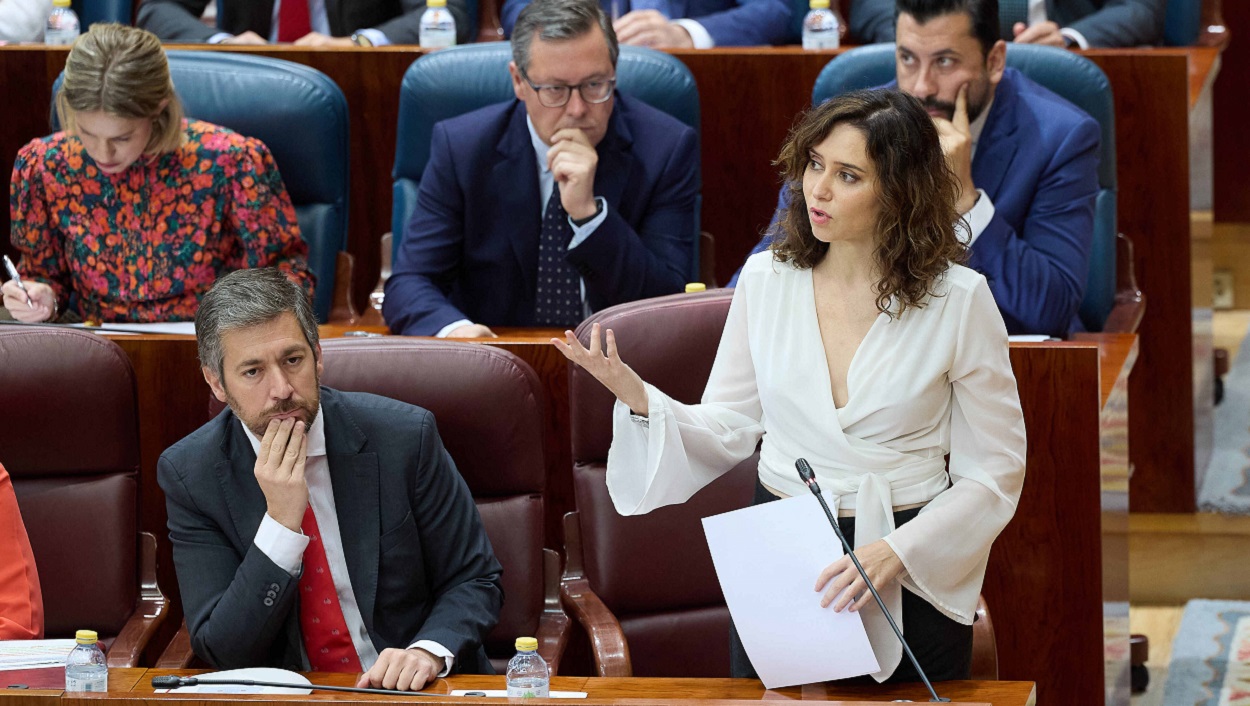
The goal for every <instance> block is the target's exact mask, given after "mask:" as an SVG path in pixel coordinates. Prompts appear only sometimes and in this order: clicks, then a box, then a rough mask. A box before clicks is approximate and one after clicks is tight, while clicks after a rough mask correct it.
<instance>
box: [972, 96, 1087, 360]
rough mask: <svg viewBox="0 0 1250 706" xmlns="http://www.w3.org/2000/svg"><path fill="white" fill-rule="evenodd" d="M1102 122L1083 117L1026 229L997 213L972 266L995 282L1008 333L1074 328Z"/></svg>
mask: <svg viewBox="0 0 1250 706" xmlns="http://www.w3.org/2000/svg"><path fill="white" fill-rule="evenodd" d="M1098 145H1099V132H1098V124H1097V123H1096V122H1094V120H1092V119H1089V118H1087V119H1085V120H1083V121H1081V123H1080V124H1079V125H1078V126H1077V128H1076V129H1075V130H1073V131H1072V132H1071V133H1069V134H1068V135H1067V136H1066V137H1065V139H1064V141H1063V142H1062V143H1061V144H1060V145H1059V148H1058V149H1057V150H1055V153H1054V155H1053V157H1052V158H1051V161H1050V163H1049V164H1048V165H1047V168H1046V170H1045V173H1044V175H1043V177H1042V179H1041V180H1040V181H1039V182H1038V186H1037V192H1036V194H1035V195H1034V196H1033V200H1032V203H1031V204H1030V207H1029V211H1028V215H1027V216H1026V218H1025V221H1024V228H1023V230H1022V231H1021V232H1017V231H1016V230H1014V229H1013V228H1012V227H1011V225H1010V224H1009V223H1007V221H1006V220H1005V219H1004V218H1003V216H1002V214H1001V213H995V214H994V218H993V219H992V220H991V221H990V223H989V225H988V226H986V228H985V230H984V231H982V232H981V235H980V236H978V238H977V240H976V241H975V242H974V243H973V244H972V252H971V257H970V258H969V262H968V265H969V267H972V268H973V269H975V270H977V271H978V272H981V273H982V274H984V275H985V277H986V279H987V280H989V284H990V291H991V292H993V294H994V300H995V301H996V302H997V303H998V309H999V311H1000V312H1002V315H1003V320H1004V322H1005V323H1006V324H1007V331H1008V332H1009V333H1013V334H1019V333H1038V334H1050V335H1052V336H1063V335H1066V334H1067V333H1068V332H1069V328H1070V327H1071V323H1072V320H1073V318H1074V317H1075V316H1076V312H1077V309H1078V308H1079V307H1080V305H1081V298H1082V297H1083V296H1084V294H1085V280H1086V277H1087V275H1088V272H1089V252H1090V247H1091V243H1092V242H1093V230H1094V202H1095V199H1096V198H1097V195H1098Z"/></svg>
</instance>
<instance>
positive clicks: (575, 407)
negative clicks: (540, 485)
mask: <svg viewBox="0 0 1250 706" xmlns="http://www.w3.org/2000/svg"><path fill="white" fill-rule="evenodd" d="M732 297H733V290H731V289H718V290H712V291H709V292H703V293H699V294H677V295H673V296H668V297H658V298H655V299H648V300H643V301H637V302H632V303H628V304H622V305H620V306H615V307H611V308H609V309H605V310H603V311H601V312H598V313H597V314H595V315H594V316H592V317H590V318H589V319H587V320H586V321H585V322H583V323H582V325H581V326H579V327H578V328H577V336H578V338H579V339H580V340H581V341H582V343H583V345H586V344H588V343H589V341H590V328H591V326H592V325H593V324H595V323H598V324H600V326H602V327H603V328H605V329H606V328H611V329H613V331H614V332H615V334H616V341H617V349H618V352H619V353H620V355H621V358H622V359H623V360H624V361H625V362H626V363H628V364H629V365H630V366H631V367H633V368H634V370H636V371H637V372H638V374H639V375H641V376H642V378H643V379H644V380H646V381H647V382H649V383H651V384H653V385H655V386H656V387H658V388H659V389H661V390H663V391H664V392H665V393H667V394H668V395H670V396H672V397H673V398H675V399H677V400H679V401H681V402H685V403H696V402H698V401H699V399H700V398H701V397H702V395H703V388H704V386H705V385H706V384H707V378H708V375H709V374H710V373H711V370H712V363H713V361H714V359H715V357H716V349H717V347H718V345H719V344H720V337H721V332H722V331H723V329H724V326H725V318H726V316H727V315H728V313H729V304H730V300H731V299H732ZM613 401H614V398H613V396H612V394H611V393H609V392H608V391H607V389H606V388H604V387H603V386H602V385H601V384H599V382H598V381H596V380H595V379H594V378H593V377H591V376H590V374H588V373H587V372H586V371H585V370H583V369H581V368H579V367H577V366H573V365H570V374H569V405H570V411H569V416H570V419H571V432H572V442H573V482H574V489H575V492H576V497H577V508H578V510H577V512H571V513H568V514H567V515H565V518H564V531H565V553H566V556H567V564H566V569H565V574H564V581H563V594H564V598H565V603H566V605H567V606H569V609H570V610H571V612H572V613H573V614H574V616H575V617H576V618H577V620H578V622H579V623H580V624H581V626H582V627H583V629H585V630H586V632H587V634H588V636H589V637H590V642H591V648H592V651H593V652H594V660H595V670H596V673H597V674H598V675H599V676H646V677H727V676H729V675H730V672H729V609H728V608H726V606H725V600H724V596H723V595H722V593H721V590H720V583H719V582H718V581H717V579H716V572H715V569H714V568H713V566H712V559H711V555H710V554H709V553H708V549H707V541H706V539H705V538H704V535H703V525H702V522H701V520H702V518H704V517H707V516H709V515H714V514H719V513H722V512H728V511H730V510H737V509H739V508H742V507H746V506H747V505H749V504H750V503H751V500H752V496H753V494H754V487H755V477H756V466H757V464H758V456H753V457H752V458H749V459H747V460H746V461H744V462H743V463H741V464H739V465H738V466H737V467H735V468H734V469H733V470H731V471H730V472H729V473H727V474H725V475H724V476H722V477H721V478H719V479H717V480H716V481H715V482H713V483H712V484H711V485H709V486H708V487H706V488H704V489H703V490H701V491H699V492H698V493H697V494H695V496H694V497H693V498H691V499H690V500H689V501H687V502H685V503H683V504H681V505H675V506H669V507H665V508H660V509H658V510H655V511H653V512H650V513H648V514H646V515H639V516H635V517H622V516H621V515H618V514H617V512H616V510H615V508H614V507H613V505H612V500H611V498H610V497H609V496H608V489H607V484H606V481H605V472H606V468H607V456H608V447H609V445H610V444H611V441H612V418H611V415H612V405H613ZM978 616H979V617H978V620H977V621H976V623H975V624H974V638H973V639H974V644H973V678H974V679H997V678H998V665H997V652H996V650H995V647H994V633H993V627H992V624H991V622H990V620H989V613H988V609H987V608H986V607H985V602H984V600H982V601H981V604H980V606H979V609H978Z"/></svg>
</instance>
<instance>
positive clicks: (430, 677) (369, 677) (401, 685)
mask: <svg viewBox="0 0 1250 706" xmlns="http://www.w3.org/2000/svg"><path fill="white" fill-rule="evenodd" d="M444 666H446V662H444V661H443V659H442V658H441V657H437V656H435V655H434V654H433V653H431V652H427V651H425V650H423V649H421V648H419V647H414V648H412V649H409V650H398V649H395V648H393V647H390V648H387V649H385V650H382V654H380V655H378V661H377V662H374V663H373V667H371V668H370V669H369V671H367V672H365V673H364V674H362V675H360V679H358V680H357V681H356V687H357V688H368V689H394V690H396V691H419V690H421V689H424V688H425V685H426V684H429V683H430V682H432V681H434V679H435V678H437V677H438V673H439V672H441V671H443V667H444Z"/></svg>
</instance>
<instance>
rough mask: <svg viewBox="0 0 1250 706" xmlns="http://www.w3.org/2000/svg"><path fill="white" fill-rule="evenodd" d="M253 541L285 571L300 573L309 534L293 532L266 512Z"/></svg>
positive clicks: (293, 574) (292, 573)
mask: <svg viewBox="0 0 1250 706" xmlns="http://www.w3.org/2000/svg"><path fill="white" fill-rule="evenodd" d="M253 541H254V542H255V543H256V548H257V549H259V550H260V551H261V552H262V553H263V554H264V555H265V556H267V557H269V560H270V561H272V562H273V563H275V564H277V565H278V566H279V567H281V568H282V570H283V571H285V572H287V573H288V574H290V575H292V576H297V575H298V574H299V570H300V567H301V566H303V564H304V550H305V549H306V548H307V547H308V537H307V536H305V535H304V534H302V533H300V532H292V531H291V530H290V529H287V527H285V526H284V525H283V524H282V523H280V522H278V521H277V520H275V519H273V518H272V517H270V516H269V513H265V516H264V517H263V518H261V521H260V527H259V528H258V529H257V530H256V539H255V540H253Z"/></svg>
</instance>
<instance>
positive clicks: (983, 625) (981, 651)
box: [971, 596, 998, 681]
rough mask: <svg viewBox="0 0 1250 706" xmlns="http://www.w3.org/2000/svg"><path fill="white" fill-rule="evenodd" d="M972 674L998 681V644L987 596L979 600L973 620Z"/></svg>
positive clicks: (982, 679) (976, 678) (978, 677)
mask: <svg viewBox="0 0 1250 706" xmlns="http://www.w3.org/2000/svg"><path fill="white" fill-rule="evenodd" d="M971 676H972V678H973V679H975V680H977V681H998V645H997V640H996V639H995V637H994V621H992V620H990V609H989V606H987V605H986V604H985V596H981V597H980V598H979V599H978V600H977V612H976V615H975V617H974V618H973V621H972V674H971Z"/></svg>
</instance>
